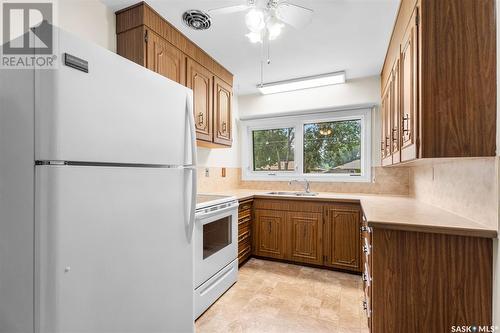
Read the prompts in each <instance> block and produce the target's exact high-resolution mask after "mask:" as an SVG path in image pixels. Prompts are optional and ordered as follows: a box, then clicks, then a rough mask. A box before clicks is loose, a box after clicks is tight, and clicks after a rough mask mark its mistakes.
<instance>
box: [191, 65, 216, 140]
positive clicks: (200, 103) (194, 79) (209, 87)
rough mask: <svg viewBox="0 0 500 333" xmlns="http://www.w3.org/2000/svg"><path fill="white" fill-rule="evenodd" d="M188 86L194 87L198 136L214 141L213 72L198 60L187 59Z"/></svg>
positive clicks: (200, 138)
mask: <svg viewBox="0 0 500 333" xmlns="http://www.w3.org/2000/svg"><path fill="white" fill-rule="evenodd" d="M186 83H187V87H188V88H191V89H193V99H194V120H195V127H196V138H197V139H198V140H204V141H209V142H212V141H213V134H212V133H213V132H212V114H213V112H212V110H213V109H212V106H213V104H212V96H213V74H212V73H211V72H210V71H209V70H207V69H206V68H205V67H203V66H201V65H200V64H198V63H197V62H195V61H193V60H191V59H189V58H188V59H187V82H186Z"/></svg>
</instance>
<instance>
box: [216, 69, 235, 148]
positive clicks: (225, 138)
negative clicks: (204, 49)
mask: <svg viewBox="0 0 500 333" xmlns="http://www.w3.org/2000/svg"><path fill="white" fill-rule="evenodd" d="M232 91H233V90H232V88H231V86H230V85H229V84H227V83H225V82H224V81H222V80H221V79H219V78H217V77H215V79H214V98H215V100H214V142H215V143H219V144H223V145H227V146H231V144H232V141H233V140H232V136H231V133H232V124H231V122H232V118H231V113H232V97H233V92H232Z"/></svg>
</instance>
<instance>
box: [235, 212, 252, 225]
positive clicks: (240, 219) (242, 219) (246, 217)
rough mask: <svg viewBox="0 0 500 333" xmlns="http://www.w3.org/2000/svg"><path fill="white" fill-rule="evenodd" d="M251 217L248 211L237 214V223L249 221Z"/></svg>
mask: <svg viewBox="0 0 500 333" xmlns="http://www.w3.org/2000/svg"><path fill="white" fill-rule="evenodd" d="M251 219H252V215H251V214H250V213H248V214H245V215H241V214H240V215H239V216H238V224H243V223H245V222H249V221H250V220H251Z"/></svg>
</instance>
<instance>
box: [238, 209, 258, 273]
mask: <svg viewBox="0 0 500 333" xmlns="http://www.w3.org/2000/svg"><path fill="white" fill-rule="evenodd" d="M252 211H253V200H252V199H250V200H245V201H242V202H240V205H239V207H238V263H239V264H240V265H241V264H243V263H244V262H245V261H246V260H247V259H248V258H250V256H251V255H252V247H253V241H254V238H255V237H254V230H253V222H252V220H253V213H252Z"/></svg>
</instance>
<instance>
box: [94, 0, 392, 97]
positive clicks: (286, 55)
mask: <svg viewBox="0 0 500 333" xmlns="http://www.w3.org/2000/svg"><path fill="white" fill-rule="evenodd" d="M101 1H102V2H104V3H105V4H106V5H108V6H109V7H111V8H112V9H113V10H118V9H121V8H124V7H126V6H128V5H131V4H134V3H136V2H138V1H137V0H135V1H134V0H101ZM288 1H289V2H291V3H295V4H298V5H301V6H304V7H309V8H311V9H313V10H314V17H313V21H312V23H311V24H310V25H308V26H307V27H305V28H304V29H302V30H295V29H294V28H292V27H288V26H287V27H286V29H285V30H284V33H283V34H282V35H281V36H280V37H279V38H278V39H277V40H275V41H273V42H272V44H271V61H272V62H271V64H270V65H266V66H265V72H264V82H273V81H280V80H286V79H291V78H297V77H303V76H310V75H316V74H322V73H330V72H335V71H340V70H345V71H346V74H347V79H353V78H357V77H364V76H372V75H378V74H379V73H380V71H381V68H382V64H383V61H384V57H385V51H386V49H387V45H388V43H389V38H390V35H391V31H392V26H393V24H394V20H395V17H396V12H397V8H398V3H399V1H398V0H288ZM146 2H147V3H148V4H149V5H150V6H151V7H153V8H154V9H155V10H156V11H157V12H159V13H160V14H161V15H162V16H163V17H164V18H165V19H167V21H169V22H170V23H172V24H173V25H174V26H175V27H176V28H178V29H179V30H180V31H182V32H183V33H184V34H185V35H186V36H187V37H189V38H190V39H191V40H192V41H193V42H195V43H196V44H198V45H199V46H200V47H201V48H203V49H204V50H205V51H206V52H207V53H209V54H210V55H211V56H212V57H213V58H215V59H216V60H217V61H219V62H220V63H221V64H222V65H223V66H224V67H226V68H227V69H228V70H230V71H231V72H232V73H233V74H234V75H235V91H236V93H238V94H250V93H255V92H256V91H257V90H256V85H257V84H258V83H259V82H260V54H261V50H260V44H251V43H250V42H249V41H248V39H247V38H246V37H245V34H246V33H247V32H248V31H247V28H246V26H245V23H244V15H245V13H244V12H242V13H233V14H227V15H220V16H215V17H213V18H212V27H211V28H210V29H209V30H207V31H194V30H191V29H189V28H187V27H186V26H185V25H184V24H183V23H182V13H183V12H184V11H185V10H187V9H201V10H208V9H211V8H218V7H223V6H227V5H235V4H243V3H245V2H246V1H245V0H148V1H146Z"/></svg>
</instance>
